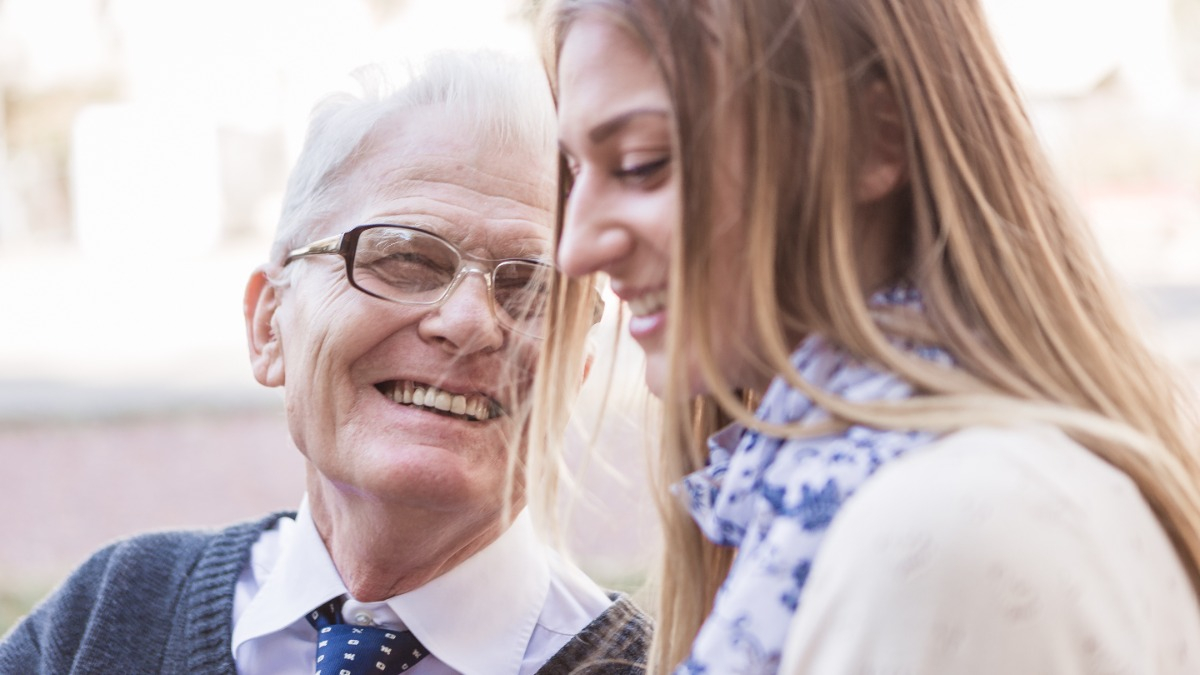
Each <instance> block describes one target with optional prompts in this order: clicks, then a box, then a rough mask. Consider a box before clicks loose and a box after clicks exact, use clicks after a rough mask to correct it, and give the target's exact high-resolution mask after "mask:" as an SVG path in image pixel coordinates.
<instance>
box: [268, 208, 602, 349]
mask: <svg viewBox="0 0 1200 675" xmlns="http://www.w3.org/2000/svg"><path fill="white" fill-rule="evenodd" d="M373 229H393V230H407V231H410V232H416V233H418V234H421V235H424V236H427V237H432V238H434V239H436V240H438V241H440V242H442V243H443V244H445V245H446V246H447V247H449V248H450V250H452V251H454V253H455V255H457V256H458V260H459V263H458V271H457V272H455V273H454V278H453V279H451V280H450V283H448V284H446V288H445V289H444V290H443V291H442V294H441V296H440V297H438V298H437V299H436V300H430V301H427V302H420V301H412V300H397V299H396V298H389V297H386V296H383V295H380V294H378V293H376V292H374V291H371V290H369V289H366V288H364V287H362V286H360V285H359V284H358V282H357V281H355V280H354V256H355V254H356V252H357V251H358V240H359V238H360V237H361V236H362V234H363V233H364V232H367V231H369V230H373ZM314 255H338V256H341V257H342V260H343V261H344V263H345V264H344V267H345V269H346V281H348V282H349V283H350V285H351V286H353V287H354V288H355V289H357V290H359V291H361V292H363V293H366V294H367V295H369V296H371V297H373V298H379V299H380V300H385V301H387V302H394V303H396V304H399V305H409V306H414V307H430V308H433V307H438V306H440V305H441V304H442V303H444V302H445V301H446V299H447V298H449V297H450V295H451V294H452V293H453V292H454V290H455V289H456V288H458V285H459V283H460V282H462V280H463V278H465V277H466V275H468V274H470V273H472V272H478V273H479V274H480V276H482V277H483V279H484V284H485V285H486V286H487V291H488V303H489V305H490V307H491V310H492V314H493V316H495V317H496V318H497V320H499V321H500V323H501V324H502V325H504V326H506V327H508V328H510V329H512V330H514V331H517V332H519V333H521V334H523V335H528V336H530V337H535V338H539V339H540V338H541V337H542V336H541V335H540V334H534V333H529V332H527V331H523V330H521V329H520V328H518V327H516V326H514V325H512V324H511V323H509V322H506V321H505V320H504V319H502V318H501V316H500V312H499V311H497V308H496V291H495V277H496V270H497V269H498V268H500V267H501V266H503V265H504V264H505V263H527V264H531V265H537V266H539V267H544V268H546V269H547V270H548V271H549V270H553V268H554V266H553V265H550V264H549V263H546V262H544V261H541V260H535V259H532V258H502V259H499V260H488V259H484V258H477V257H475V256H472V255H468V254H466V253H463V252H462V250H461V249H459V248H458V246H455V245H454V244H453V243H451V242H449V241H447V240H446V239H445V237H442V236H439V235H437V234H434V233H433V232H430V231H429V230H425V229H422V228H420V227H414V226H412V225H397V224H394V223H371V224H367V225H358V226H356V227H353V228H350V229H349V230H346V231H345V232H343V233H341V234H335V235H333V236H329V237H325V238H323V239H318V240H317V241H314V242H312V243H310V244H308V245H306V246H301V247H300V248H297V249H293V250H292V251H291V252H289V253H288V254H287V257H286V258H284V259H283V267H287V266H288V264H289V263H291V262H292V261H293V260H297V259H299V258H304V257H307V256H314ZM592 294H593V298H592V300H593V303H594V307H595V309H594V310H593V313H592V323H593V324H596V323H599V322H600V318H601V317H602V316H603V315H604V298H602V297H601V296H600V293H599V291H597V290H595V289H592Z"/></svg>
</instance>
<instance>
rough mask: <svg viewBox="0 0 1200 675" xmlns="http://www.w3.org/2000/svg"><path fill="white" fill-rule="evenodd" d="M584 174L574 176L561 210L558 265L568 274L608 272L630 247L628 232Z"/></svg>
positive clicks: (631, 247) (576, 275)
mask: <svg viewBox="0 0 1200 675" xmlns="http://www.w3.org/2000/svg"><path fill="white" fill-rule="evenodd" d="M617 214H618V212H617V211H616V210H615V209H614V208H613V205H611V204H609V203H608V202H607V200H606V198H605V196H604V195H603V194H602V193H600V192H599V191H598V190H595V189H593V186H592V185H591V181H590V180H589V179H588V178H587V176H586V175H585V174H580V176H578V177H577V178H576V182H575V185H574V187H573V188H572V190H571V194H570V195H569V196H568V198H567V203H566V208H565V209H564V210H563V229H562V236H561V238H560V240H559V242H558V266H559V268H560V269H562V271H563V272H565V273H566V274H568V275H570V276H575V277H578V276H583V275H586V274H591V273H593V272H610V273H611V272H612V268H613V267H615V266H616V265H617V264H619V263H620V261H621V260H623V259H624V258H625V257H626V256H628V255H629V254H630V253H631V252H632V250H633V237H632V236H631V232H630V231H629V229H628V228H627V227H626V226H625V224H624V223H622V222H621V219H620V218H619V217H618V215H617Z"/></svg>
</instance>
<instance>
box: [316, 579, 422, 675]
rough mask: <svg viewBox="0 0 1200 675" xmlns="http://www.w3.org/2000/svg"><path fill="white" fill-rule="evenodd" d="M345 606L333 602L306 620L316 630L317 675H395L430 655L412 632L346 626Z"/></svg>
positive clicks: (342, 600) (343, 600)
mask: <svg viewBox="0 0 1200 675" xmlns="http://www.w3.org/2000/svg"><path fill="white" fill-rule="evenodd" d="M345 602H346V600H345V598H342V597H339V598H334V599H333V600H331V601H329V602H327V603H325V604H323V605H321V606H320V607H318V608H316V609H314V610H313V611H311V612H309V613H308V615H307V617H306V618H307V619H308V622H309V623H310V624H312V626H313V628H316V629H317V671H316V675H368V674H369V675H396V674H397V673H403V672H404V671H406V670H408V669H409V668H411V667H412V666H413V665H414V664H416V663H417V662H418V661H420V660H421V659H423V658H425V655H426V654H428V653H429V650H427V649H425V647H424V646H423V645H422V644H421V643H420V642H419V641H418V640H417V638H416V637H415V636H414V635H413V634H412V633H411V632H409V631H398V630H387V629H384V628H378V627H375V626H351V625H349V624H347V623H345V621H343V620H342V605H343V604H345Z"/></svg>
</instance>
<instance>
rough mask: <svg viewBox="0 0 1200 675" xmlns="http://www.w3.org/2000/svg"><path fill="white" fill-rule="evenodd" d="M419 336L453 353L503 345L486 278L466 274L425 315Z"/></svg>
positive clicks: (502, 337) (501, 332) (489, 348)
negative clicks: (439, 302)
mask: <svg viewBox="0 0 1200 675" xmlns="http://www.w3.org/2000/svg"><path fill="white" fill-rule="evenodd" d="M419 330H420V332H421V335H422V336H423V337H424V338H425V339H428V340H433V341H435V342H438V343H439V344H441V345H443V346H445V347H446V348H447V349H451V350H453V351H455V352H460V353H461V352H476V351H491V350H495V349H499V348H500V347H501V346H503V344H504V331H503V329H501V327H500V324H499V322H498V321H497V319H496V314H495V312H494V311H493V309H492V302H491V299H490V298H489V297H488V284H487V280H486V279H485V278H484V277H483V276H482V275H480V274H468V275H466V277H465V278H464V279H462V281H460V282H459V283H458V284H457V285H455V286H454V287H453V288H451V289H450V293H449V295H447V296H446V298H445V300H443V301H442V304H441V305H439V306H438V307H437V308H435V309H433V310H431V311H430V312H429V313H428V314H426V315H425V317H424V318H423V320H422V321H421V323H420V325H419Z"/></svg>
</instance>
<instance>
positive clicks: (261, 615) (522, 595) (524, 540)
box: [231, 498, 612, 675]
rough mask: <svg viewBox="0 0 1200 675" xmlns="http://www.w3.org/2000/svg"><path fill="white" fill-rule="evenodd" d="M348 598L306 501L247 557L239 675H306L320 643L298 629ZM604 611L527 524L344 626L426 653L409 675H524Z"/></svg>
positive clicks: (596, 592)
mask: <svg viewBox="0 0 1200 675" xmlns="http://www.w3.org/2000/svg"><path fill="white" fill-rule="evenodd" d="M343 594H347V591H346V586H345V584H344V583H343V582H342V579H341V576H340V575H339V574H338V571H337V569H336V568H335V567H334V565H333V561H332V559H330V557H329V552H328V551H327V550H326V549H325V545H324V543H323V542H322V541H321V537H320V535H319V534H318V533H317V528H316V526H315V525H314V524H313V520H312V514H311V512H310V511H309V507H308V500H307V498H305V500H304V501H303V502H302V503H301V505H300V509H299V511H298V513H297V515H296V519H295V520H292V519H290V518H281V519H280V520H279V521H278V522H277V523H276V525H275V526H274V527H273V528H272V529H270V530H267V531H266V532H264V533H263V534H262V536H261V537H260V538H259V540H258V542H257V543H256V544H255V545H254V547H253V549H252V551H251V554H250V564H249V566H248V567H247V568H246V569H245V570H243V571H242V575H241V577H240V578H239V579H238V584H237V589H236V592H235V596H234V604H233V643H232V646H231V648H232V650H233V657H234V661H235V662H236V663H237V668H238V672H239V673H241V675H266V674H271V675H286V674H288V673H297V674H299V673H304V674H305V675H307V674H310V673H312V672H313V671H314V670H315V667H316V643H315V638H316V633H315V630H314V629H313V628H312V626H311V625H309V623H308V621H307V620H306V619H305V618H304V617H305V614H307V613H308V612H309V611H311V610H312V609H313V608H314V607H316V606H318V605H320V604H321V603H324V602H327V601H329V600H330V599H332V598H335V597H338V596H340V595H343ZM610 604H612V601H611V600H610V599H609V598H608V597H607V596H606V595H605V594H604V593H603V591H601V590H600V588H599V587H598V586H597V585H596V584H595V583H593V582H592V581H591V580H590V579H588V578H587V577H586V576H585V575H584V574H583V573H582V572H581V571H579V569H578V568H576V567H575V566H573V565H571V564H569V563H567V562H566V561H564V560H562V559H561V558H560V557H559V556H558V555H557V554H555V553H554V552H552V551H551V550H550V549H548V548H547V547H546V546H544V545H543V544H542V543H541V542H539V541H538V539H537V536H536V535H535V533H534V530H533V524H532V522H531V520H530V517H529V514H527V513H525V512H522V513H521V514H520V515H518V516H517V518H516V520H514V521H513V524H512V525H511V526H510V527H509V528H508V530H507V531H505V532H504V533H503V534H501V535H500V537H498V538H497V539H496V541H494V542H492V543H491V544H490V545H488V546H487V547H486V548H484V549H483V550H481V551H479V552H478V553H476V554H475V555H474V556H472V557H470V558H468V559H467V560H465V561H463V562H462V563H461V564H459V565H458V566H457V567H455V568H453V569H452V570H450V571H449V572H447V573H445V574H443V575H441V576H440V577H437V578H436V579H434V580H432V581H430V582H429V583H427V584H425V585H424V586H422V587H420V588H417V589H415V590H413V591H410V592H408V593H403V594H401V595H397V596H395V597H392V598H389V599H388V600H385V601H382V602H365V603H364V602H358V601H357V600H355V599H354V598H353V597H350V598H349V599H348V600H347V601H346V604H345V606H344V607H343V609H342V614H343V617H344V618H345V620H346V622H347V623H360V624H371V625H377V626H381V627H385V628H390V629H394V630H411V631H412V632H413V634H414V635H415V636H416V637H417V639H418V640H420V641H421V643H422V644H423V645H425V647H426V648H427V649H429V651H430V656H427V657H426V658H425V659H423V660H422V661H421V662H420V663H418V664H417V665H416V666H413V667H412V668H411V669H410V670H409V671H408V672H410V673H413V675H453V674H457V673H462V674H463V675H532V673H534V672H536V671H537V669H538V668H540V667H541V666H542V665H543V664H544V663H545V662H546V661H547V660H548V659H549V658H550V657H551V656H553V655H554V654H555V653H556V652H558V650H559V649H561V648H562V647H563V646H564V645H565V644H566V643H567V642H568V641H569V640H570V639H571V638H572V637H573V636H574V635H575V634H576V633H578V632H579V631H580V630H582V629H583V628H584V627H585V626H587V624H589V623H591V621H592V620H593V619H595V618H596V617H597V616H598V615H600V614H601V613H602V612H603V611H604V610H605V609H607V608H608V606H609V605H610Z"/></svg>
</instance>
